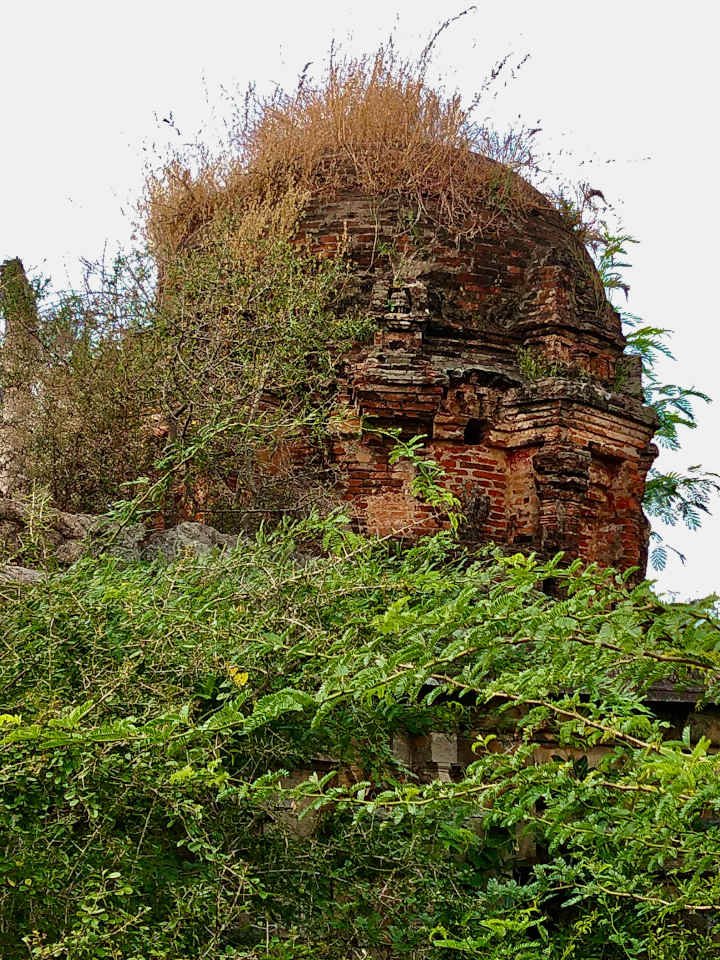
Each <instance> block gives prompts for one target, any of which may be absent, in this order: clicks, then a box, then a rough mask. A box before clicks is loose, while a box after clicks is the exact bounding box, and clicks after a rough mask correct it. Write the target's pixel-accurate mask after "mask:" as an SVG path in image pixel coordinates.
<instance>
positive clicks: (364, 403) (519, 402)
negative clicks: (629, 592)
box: [298, 191, 657, 568]
mask: <svg viewBox="0 0 720 960" xmlns="http://www.w3.org/2000/svg"><path fill="white" fill-rule="evenodd" d="M400 212H401V211H399V205H397V204H396V205H393V204H392V203H386V204H384V205H380V206H379V205H378V204H377V203H376V202H375V201H373V200H372V199H371V198H368V197H364V196H362V195H359V194H357V193H353V192H352V191H347V192H346V193H345V194H343V195H341V196H338V197H337V198H336V199H335V200H334V201H333V202H330V203H328V202H326V201H325V202H322V203H320V202H319V201H318V202H316V203H315V204H311V205H310V208H309V209H308V212H307V215H306V216H305V217H304V218H303V220H302V222H301V224H300V229H299V232H298V243H301V244H304V245H306V246H308V247H309V248H310V249H312V250H314V251H315V252H316V253H318V254H320V255H334V256H335V255H340V256H343V257H345V258H347V260H348V262H349V264H350V267H351V272H352V275H353V277H354V279H355V282H356V286H355V290H354V305H355V307H357V306H360V307H361V308H364V309H366V310H368V311H370V312H371V313H372V314H373V316H374V317H375V319H376V333H375V336H374V341H373V343H372V344H369V345H364V346H359V347H358V348H357V349H356V350H354V351H353V354H352V356H351V357H348V358H346V359H345V362H344V364H343V365H342V367H341V371H340V374H339V377H338V384H337V398H336V401H337V402H336V410H335V414H334V417H333V435H332V437H331V442H330V455H331V458H332V460H333V461H334V463H335V464H336V466H337V469H338V476H339V480H338V484H339V490H340V493H341V495H342V496H343V497H344V499H345V500H346V501H347V503H348V505H349V507H350V509H351V511H352V513H353V515H354V517H355V520H356V523H357V524H358V526H359V527H360V528H362V529H365V530H367V531H368V532H372V533H377V534H381V535H386V534H398V535H403V536H406V537H410V538H412V537H416V536H419V535H421V534H423V533H427V532H432V531H434V530H437V529H439V528H441V527H442V526H443V525H444V524H445V523H447V520H446V518H445V517H443V516H442V515H440V514H438V513H437V511H434V510H432V509H431V508H429V507H428V506H427V505H426V504H423V503H421V502H420V501H418V500H417V498H415V497H414V496H413V495H412V493H411V481H412V470H411V468H410V467H409V465H408V464H404V463H399V464H397V465H396V466H390V465H389V463H388V455H389V451H390V448H391V445H392V443H391V441H390V440H388V439H387V438H384V437H382V436H380V435H378V434H377V433H374V432H373V430H374V429H377V428H381V429H382V428H388V427H394V428H399V429H400V430H401V432H402V435H403V436H405V437H409V436H412V435H414V434H425V435H426V437H427V441H426V452H427V455H428V456H429V457H432V458H434V459H435V460H437V462H438V463H440V464H441V465H442V466H443V467H444V469H445V471H446V475H447V479H446V483H447V486H448V487H449V488H450V489H451V490H452V491H453V492H454V493H456V494H457V495H458V497H459V498H460V499H461V501H462V503H463V505H464V508H465V514H466V518H467V520H466V524H465V528H464V535H465V536H466V537H467V538H468V539H470V540H473V541H477V542H484V541H489V540H493V541H495V542H498V543H500V544H503V545H506V546H508V547H515V548H519V549H523V550H529V549H533V550H538V551H540V552H541V553H543V554H548V553H552V552H554V551H556V550H564V551H566V552H567V553H568V554H569V555H570V556H580V557H582V558H584V559H585V560H588V561H597V562H600V563H602V564H612V565H616V566H619V567H621V568H626V567H628V566H634V565H638V566H640V567H641V568H644V565H645V561H646V556H647V543H648V525H647V521H646V520H645V517H644V515H643V512H642V507H641V502H642V497H643V493H644V485H645V478H646V474H647V471H648V469H649V467H650V465H651V463H652V460H653V458H654V456H655V455H656V452H657V451H656V449H655V447H654V446H653V444H652V443H651V440H652V436H653V432H654V429H655V417H654V412H653V411H652V410H650V409H648V408H647V407H644V406H643V403H642V391H641V384H640V370H639V366H638V364H637V362H635V360H634V359H633V358H629V357H625V356H623V348H624V344H625V341H624V338H623V335H622V331H621V326H620V320H619V317H618V315H617V314H616V312H615V311H614V310H613V309H612V307H611V305H610V304H609V303H608V301H607V300H606V298H605V295H604V292H603V289H602V284H601V282H600V279H599V277H598V275H597V272H596V271H595V268H594V266H593V264H592V261H591V259H590V257H589V256H588V254H587V252H586V250H585V248H584V246H583V244H582V243H581V242H580V241H579V240H578V239H577V238H576V237H575V236H574V234H573V233H572V231H571V229H570V228H569V227H568V226H567V225H566V224H565V223H564V222H563V220H562V218H561V217H560V215H559V214H558V213H557V212H556V211H555V210H553V209H552V208H551V207H550V205H549V204H548V202H547V201H546V200H545V199H544V198H542V197H541V196H540V194H538V195H537V202H536V204H535V205H532V204H531V205H530V206H529V207H527V208H525V209H523V210H522V211H515V212H514V213H513V215H512V216H510V215H501V214H499V213H498V211H490V210H488V212H487V226H486V229H484V230H482V231H481V232H480V234H479V235H478V236H476V237H475V238H474V239H470V240H469V239H462V238H456V237H450V236H448V235H445V234H444V233H443V231H442V230H441V229H440V228H438V227H437V225H436V221H435V219H434V218H433V215H432V209H431V206H430V205H429V204H428V208H427V210H426V211H425V212H424V214H423V215H422V216H418V215H417V213H416V214H415V217H414V220H413V226H412V229H411V230H407V229H404V228H402V227H399V226H398V224H399V223H400V222H401V221H402V218H401V217H400V215H399V213H400ZM388 250H389V251H390V252H389V253H388Z"/></svg>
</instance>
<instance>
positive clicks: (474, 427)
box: [463, 417, 486, 443]
mask: <svg viewBox="0 0 720 960" xmlns="http://www.w3.org/2000/svg"><path fill="white" fill-rule="evenodd" d="M485 432H486V424H485V421H484V420H478V419H477V417H470V419H469V420H468V422H467V424H466V425H465V432H464V433H463V440H464V441H465V443H482V442H483V440H484V439H485Z"/></svg>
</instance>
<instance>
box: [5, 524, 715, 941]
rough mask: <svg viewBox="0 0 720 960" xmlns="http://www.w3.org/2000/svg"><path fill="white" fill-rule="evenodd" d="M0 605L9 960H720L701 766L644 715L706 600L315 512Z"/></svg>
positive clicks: (686, 652)
mask: <svg viewBox="0 0 720 960" xmlns="http://www.w3.org/2000/svg"><path fill="white" fill-rule="evenodd" d="M5 593H6V595H4V596H2V597H0V605H1V606H2V628H1V629H2V637H3V643H4V646H5V649H6V653H5V655H4V657H3V660H2V666H1V668H0V669H1V671H2V677H1V680H0V690H2V705H1V707H0V712H1V713H2V717H1V720H0V722H1V723H2V733H3V739H2V767H1V771H2V772H1V774H0V776H1V777H2V789H1V790H0V804H1V805H2V815H1V816H0V824H1V826H0V830H1V831H2V836H1V840H0V851H1V853H0V877H1V882H2V893H1V895H0V942H1V943H2V953H3V956H5V957H8V958H9V960H12V958H15V957H17V958H19V957H26V956H28V955H30V956H32V957H33V958H36V960H40V958H51V957H65V958H72V960H81V958H87V960H90V958H92V960H96V958H99V957H112V958H121V957H122V958H124V960H130V958H134V960H140V958H157V960H160V958H165V960H170V958H178V957H186V958H195V957H198V958H199V957H219V956H226V957H233V958H237V960H240V958H260V957H265V956H270V957H275V958H299V957H305V956H307V957H310V956H311V957H316V958H328V960H330V958H333V960H340V958H350V957H356V958H360V957H386V958H391V957H392V958H396V957H403V956H407V957H411V958H416V960H420V958H428V960H430V958H432V960H440V958H452V957H460V956H475V957H483V958H487V960H500V958H503V960H504V958H508V957H511V956H512V957H522V958H525V960H535V958H537V960H540V958H543V960H550V958H553V960H554V958H557V960H560V958H563V960H571V958H577V960H581V958H582V960H593V958H598V960H601V958H602V960H615V958H618V960H620V958H627V957H633V958H637V960H644V958H655V960H660V958H664V960H671V958H672V960H676V958H678V957H687V958H700V957H702V958H712V957H720V944H718V942H717V933H716V929H715V926H714V924H715V921H716V918H717V911H718V909H720V873H719V872H718V864H720V831H719V829H718V823H719V822H720V791H718V786H717V785H718V782H720V780H719V778H718V774H719V773H720V770H719V768H718V758H717V755H716V754H715V753H713V751H712V750H711V749H709V741H708V739H707V738H706V736H705V734H706V733H707V729H705V728H704V727H703V724H707V721H706V720H704V719H703V715H702V714H698V715H696V716H695V719H694V720H693V721H692V723H691V725H689V726H688V727H687V728H686V729H685V730H675V729H671V728H670V727H669V726H668V722H667V721H664V722H663V721H662V720H660V719H658V717H656V716H654V715H653V714H652V713H651V712H650V710H649V709H648V707H647V705H646V702H647V699H648V697H650V696H651V690H652V689H653V688H654V687H656V686H657V685H658V684H660V685H662V684H663V683H671V684H672V685H674V687H675V688H676V689H683V688H693V689H694V690H695V693H694V696H697V697H698V698H699V700H700V703H701V704H702V703H705V702H710V703H712V702H717V701H718V699H720V673H719V672H718V657H719V653H718V651H719V650H720V623H719V622H718V619H717V616H716V614H715V613H714V612H713V609H712V607H711V605H709V604H707V603H706V604H695V605H692V606H683V605H672V606H669V605H666V604H664V603H662V602H661V601H659V600H658V599H657V597H656V596H655V595H654V594H653V593H652V591H651V589H650V586H649V585H648V584H645V583H643V584H640V585H639V586H636V587H633V588H628V586H627V585H626V583H625V578H623V577H620V576H618V575H616V574H614V573H612V572H610V571H599V570H597V569H593V568H588V569H583V568H582V567H581V566H580V565H579V564H577V563H576V564H573V565H572V566H570V567H566V566H564V565H563V564H562V561H561V559H560V558H557V559H556V560H554V561H552V562H550V563H539V562H538V561H536V560H534V559H533V558H525V557H521V556H515V557H502V556H500V555H498V554H493V553H490V552H489V553H487V554H486V555H483V556H479V557H474V558H470V557H465V556H463V555H461V554H459V553H458V551H457V548H456V547H455V546H454V545H453V543H452V541H451V540H450V538H449V537H447V536H440V537H437V538H435V539H432V540H428V541H425V542H423V543H421V544H419V545H418V546H417V547H415V548H413V549H409V550H405V551H403V550H401V549H400V548H399V547H398V546H397V545H395V544H393V543H391V542H382V541H376V540H366V539H363V538H361V537H359V536H357V535H355V534H352V533H350V532H349V531H348V529H347V528H346V526H345V524H344V521H343V518H341V517H337V516H335V517H332V518H330V519H329V520H325V521H319V520H316V519H313V518H311V519H309V520H306V521H303V522H300V523H295V524H289V525H288V524H285V525H283V526H281V527H280V528H278V529H277V530H275V531H274V532H273V533H265V532H262V531H261V532H260V533H259V534H258V535H257V536H256V537H255V539H254V540H252V541H244V542H243V543H242V544H241V545H240V546H239V547H238V549H236V550H234V551H232V552H229V553H226V554H223V555H214V556H210V557H208V558H205V559H204V560H197V559H190V558H187V559H184V560H180V561H177V562H175V563H171V564H160V563H157V564H154V565H148V564H123V563H121V562H119V561H117V560H112V559H108V558H104V559H97V560H87V561H84V562H81V563H79V564H76V565H75V567H74V568H73V569H72V570H70V571H68V572H66V573H64V574H62V575H58V576H55V577H53V578H51V579H49V580H48V581H47V582H46V583H43V584H39V585H37V586H35V587H32V588H31V589H28V590H27V591H26V592H23V593H22V594H21V595H20V596H15V595H11V594H9V593H7V588H6V591H5ZM438 731H440V732H441V731H446V732H448V733H455V732H459V733H460V734H461V735H463V736H464V737H466V738H468V739H469V741H471V742H473V743H474V748H473V749H474V753H475V759H474V760H473V761H472V762H471V763H470V764H469V765H468V766H467V768H466V769H465V770H464V771H463V772H462V773H461V772H458V773H457V776H456V779H455V780H454V781H452V780H451V781H443V780H438V779H434V780H432V782H430V783H427V784H423V783H422V782H419V781H418V780H417V778H416V776H415V775H414V774H413V772H412V771H411V770H410V769H409V768H408V767H407V766H406V765H405V764H404V763H403V762H402V761H401V760H400V759H398V757H397V756H396V755H395V754H394V753H393V752H392V750H391V742H392V739H393V737H397V736H398V735H400V734H403V735H413V736H416V737H421V736H422V735H426V734H429V733H431V732H438ZM553 744H554V746H553ZM541 755H542V758H543V759H544V760H545V761H547V762H539V760H540V759H541ZM301 814H303V815H304V816H303V817H302V818H301V819H298V816H299V815H301Z"/></svg>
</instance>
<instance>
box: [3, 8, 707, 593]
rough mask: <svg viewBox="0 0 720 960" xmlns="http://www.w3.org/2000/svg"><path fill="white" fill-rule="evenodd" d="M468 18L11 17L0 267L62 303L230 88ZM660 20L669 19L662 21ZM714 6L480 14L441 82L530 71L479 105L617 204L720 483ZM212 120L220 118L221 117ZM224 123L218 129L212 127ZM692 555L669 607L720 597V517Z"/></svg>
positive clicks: (305, 12)
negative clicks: (162, 154)
mask: <svg viewBox="0 0 720 960" xmlns="http://www.w3.org/2000/svg"><path fill="white" fill-rule="evenodd" d="M461 7H462V4H456V3H447V2H433V3H430V2H424V0H414V2H409V0H395V2H392V0H390V2H387V0H385V2H378V0H364V2H363V3H347V2H344V0H334V2H326V0H316V2H313V0H306V2H305V3H298V2H288V0H275V2H274V3H260V2H258V0H253V2H243V0H234V2H233V0H204V2H203V3H198V2H194V3H189V2H184V0H173V2H169V0H144V2H138V0H125V2H124V3H112V4H111V3H108V2H103V0H92V2H83V0H45V2H43V0H24V2H23V3H13V4H9V3H8V4H3V11H2V16H1V17H0V131H1V133H0V137H1V138H2V142H1V144H0V260H1V259H4V258H6V257H10V256H20V257H22V259H23V260H24V261H25V264H26V266H27V267H28V268H29V269H31V270H39V271H42V272H44V273H46V274H50V275H52V276H53V278H54V280H55V282H56V285H59V286H62V285H64V284H66V283H67V282H68V281H72V280H73V279H74V278H76V277H77V276H78V267H77V265H78V261H79V258H81V257H87V258H91V259H92V258H95V257H97V256H98V255H99V254H100V253H101V252H102V250H103V247H104V246H105V245H106V244H107V245H108V247H109V248H110V249H114V248H115V247H116V246H117V245H118V244H126V243H128V242H129V239H130V234H131V221H130V219H129V217H128V212H130V211H132V206H133V203H134V201H135V200H136V198H137V196H138V195H139V192H140V190H141V184H142V176H143V167H144V164H145V162H146V160H147V158H148V157H152V156H156V155H157V150H158V149H159V150H162V149H163V147H164V145H165V144H166V143H174V142H181V141H180V140H178V137H177V134H176V133H175V132H173V131H172V130H170V128H169V127H168V126H167V124H163V123H162V118H163V117H168V116H169V115H170V113H171V112H172V115H173V117H174V120H175V122H176V124H177V127H178V128H179V130H180V131H181V134H182V139H192V138H193V137H194V136H195V134H196V133H197V131H198V129H200V128H201V127H203V126H205V127H208V128H209V129H210V130H212V129H214V128H216V125H217V122H218V117H219V118H221V117H222V114H223V109H224V108H223V103H224V102H225V101H224V99H223V96H222V93H221V91H222V90H233V89H235V88H237V87H238V86H239V87H244V86H245V85H246V84H247V83H248V82H250V81H255V82H256V83H257V84H258V86H259V87H260V88H261V89H270V88H271V86H272V84H274V83H279V84H282V85H285V84H290V85H292V84H293V83H294V81H295V79H296V78H297V75H298V73H299V72H300V71H301V70H302V68H303V66H304V64H305V63H306V62H307V61H314V62H315V63H316V64H319V63H320V62H321V61H322V59H323V57H324V55H325V53H326V51H327V49H328V46H329V43H330V41H331V40H332V39H333V38H335V39H336V40H339V41H341V42H342V43H343V45H344V47H345V49H346V50H349V51H353V52H361V51H364V50H372V49H374V48H375V47H376V46H377V44H378V43H379V42H380V41H381V40H382V39H384V38H385V37H386V36H387V35H388V34H389V32H390V31H391V30H394V34H395V37H396V41H397V43H398V45H399V47H400V49H401V50H402V51H403V52H407V53H415V52H417V51H418V50H419V49H420V48H421V47H422V46H423V43H424V41H425V40H426V39H427V37H428V35H429V34H430V33H431V32H432V31H433V29H434V28H435V27H437V25H438V24H439V23H440V22H441V21H442V20H443V19H445V18H446V17H449V16H452V15H453V14H455V13H457V12H458V11H459V10H460V9H461ZM663 10H664V11H665V12H662V11H663ZM716 13H717V8H716V5H715V4H714V3H711V2H709V0H686V2H685V3H683V4H672V5H670V4H667V5H662V6H661V5H659V4H657V3H655V2H653V0H634V2H628V0H624V2H616V0H605V2H604V3H602V4H595V3H593V4H591V3H588V2H582V0H570V2H564V0H545V2H538V0H514V2H513V3H511V4H506V5H502V4H498V3H492V4H490V3H479V4H478V9H477V11H476V12H475V13H474V14H472V15H470V16H468V17H465V18H463V20H462V21H460V22H459V23H457V24H455V25H454V27H453V28H451V30H449V31H448V32H446V33H445V34H444V35H443V37H442V38H441V41H440V43H439V45H438V47H437V55H436V60H435V64H436V69H437V71H438V73H440V74H442V75H443V77H444V79H445V81H446V82H447V83H448V85H450V86H457V87H458V88H459V89H461V90H462V91H464V92H465V93H466V94H468V95H471V94H472V93H473V92H474V91H475V90H476V89H477V88H478V86H479V84H480V83H481V81H482V79H483V77H484V76H485V75H486V74H487V72H488V71H489V69H490V68H491V66H492V64H493V63H494V62H495V61H496V60H498V59H499V58H500V57H501V56H503V55H504V54H506V53H512V54H513V61H514V62H519V61H520V60H521V59H522V58H523V57H524V56H525V54H529V55H530V58H529V60H528V61H527V63H525V65H524V66H523V67H522V69H521V70H520V72H519V74H518V76H517V77H516V79H514V80H513V81H512V82H510V83H509V84H508V86H507V87H503V86H502V85H501V86H500V87H499V88H498V90H497V96H496V97H495V98H490V99H488V100H487V101H486V102H485V103H483V104H482V105H481V109H480V111H479V117H481V118H482V117H483V116H485V115H487V116H488V117H490V118H491V119H492V120H493V121H494V122H495V123H498V124H499V125H501V126H506V125H508V124H512V123H514V122H515V121H516V119H517V117H518V115H520V116H521V117H522V119H524V120H525V121H527V122H528V123H530V124H532V125H533V126H541V127H542V133H541V134H540V135H538V138H537V140H538V146H539V147H540V148H541V150H542V151H547V152H548V153H549V154H550V155H551V156H552V157H553V158H554V159H553V164H554V166H555V168H556V169H558V170H560V171H561V172H562V173H563V174H566V175H568V176H571V177H575V178H579V179H583V180H587V181H589V182H590V183H591V185H592V186H593V187H594V188H596V189H599V190H602V191H603V193H604V194H605V196H606V197H607V199H608V200H609V201H610V202H611V203H612V204H613V205H614V207H615V208H616V210H617V212H618V213H619V215H620V216H621V218H622V221H623V224H624V226H625V228H626V229H627V231H628V232H630V233H632V234H633V235H634V236H636V237H637V238H638V239H639V240H640V241H641V242H640V244H639V245H638V246H637V247H635V248H633V250H632V259H633V268H632V270H631V271H630V273H629V275H628V279H629V281H630V282H631V284H632V290H631V295H630V301H629V308H630V309H631V310H632V311H633V312H635V313H638V314H640V315H641V316H642V317H643V318H644V319H645V320H646V321H647V322H648V323H652V324H653V325H655V326H660V327H670V328H671V329H672V330H673V331H674V335H673V338H672V347H673V350H674V352H675V354H676V356H677V358H678V360H677V362H676V363H675V364H673V365H671V366H668V367H665V368H663V373H664V375H665V376H666V377H667V378H668V379H669V380H671V381H672V382H677V383H681V384H683V385H687V386H690V385H694V386H697V387H698V388H700V389H702V390H704V391H706V392H707V393H709V394H710V395H711V396H716V397H717V398H718V400H717V403H716V404H714V405H713V406H712V407H707V408H703V409H700V410H699V411H698V419H699V422H700V426H699V428H698V429H697V431H695V433H694V434H689V435H687V436H686V437H685V439H684V445H683V450H682V453H681V454H680V455H673V456H672V457H670V456H666V457H664V458H663V460H662V461H661V465H663V466H665V467H668V468H682V467H683V466H689V465H691V464H696V463H702V464H703V465H704V466H705V467H706V468H707V469H708V470H716V471H718V472H720V449H719V448H718V442H717V441H718V437H720V384H719V383H718V381H719V380H720V337H719V336H718V332H717V330H718V319H719V318H718V307H717V295H716V284H717V280H718V274H719V273H720V271H719V269H718V265H717V262H716V261H717V242H716V239H715V233H716V229H717V225H718V223H720V200H719V199H718V189H717V184H716V171H717V159H716V150H715V147H714V144H715V143H716V142H717V140H718V134H717V123H718V111H717V105H716V102H717V98H718V94H719V93H720V85H719V84H718V69H717V63H718V56H717V51H716V44H717V28H716V16H715V14H716ZM213 113H214V114H215V116H214V117H213V115H212V114H213ZM214 125H215V126H214ZM668 539H669V540H670V542H671V543H673V544H674V545H676V546H677V547H678V548H679V549H681V550H682V551H683V552H684V553H685V554H686V555H687V564H686V565H685V566H682V564H680V563H679V562H678V561H675V562H673V561H671V562H670V564H669V565H668V569H667V571H666V572H665V574H664V575H662V577H660V585H661V587H662V588H663V589H665V590H671V591H677V592H678V593H679V594H680V595H681V596H697V595H702V594H707V593H709V592H711V591H714V590H716V589H720V561H719V560H718V548H719V546H720V505H719V506H718V509H717V513H716V515H715V516H714V517H713V518H712V519H709V520H708V521H707V522H706V523H705V525H704V529H703V530H702V531H700V532H699V533H694V534H688V533H685V532H683V531H679V530H678V531H672V532H671V533H670V534H668Z"/></svg>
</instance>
